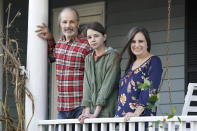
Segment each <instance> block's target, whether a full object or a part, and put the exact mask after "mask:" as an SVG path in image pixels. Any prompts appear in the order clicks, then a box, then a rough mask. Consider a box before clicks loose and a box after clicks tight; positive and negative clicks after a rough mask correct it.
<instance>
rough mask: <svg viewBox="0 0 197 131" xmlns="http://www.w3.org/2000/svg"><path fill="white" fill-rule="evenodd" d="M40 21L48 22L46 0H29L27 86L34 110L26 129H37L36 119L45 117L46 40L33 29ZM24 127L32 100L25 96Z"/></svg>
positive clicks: (27, 120) (29, 115) (31, 130)
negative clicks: (31, 96)
mask: <svg viewBox="0 0 197 131" xmlns="http://www.w3.org/2000/svg"><path fill="white" fill-rule="evenodd" d="M42 23H46V24H48V0H29V14H28V45H27V72H29V75H28V79H27V81H26V85H27V88H28V89H29V90H30V91H31V93H32V94H33V98H34V105H35V112H34V117H33V119H32V121H31V123H30V126H29V128H28V129H29V130H28V131H38V126H37V121H38V120H45V119H46V118H47V42H46V41H45V40H42V39H40V38H39V37H38V36H37V34H36V33H35V30H36V29H37V28H36V26H37V25H40V24H42ZM25 104H26V105H25V127H26V126H27V124H28V122H29V120H30V118H31V115H32V102H31V100H30V99H29V97H27V96H26V102H25Z"/></svg>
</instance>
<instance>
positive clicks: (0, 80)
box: [0, 0, 4, 131]
mask: <svg viewBox="0 0 197 131" xmlns="http://www.w3.org/2000/svg"><path fill="white" fill-rule="evenodd" d="M3 16H4V15H3V0H0V35H1V32H2V31H3ZM0 42H1V41H0ZM2 52H3V51H2V48H1V47H0V54H1V53H2ZM2 99H3V67H2V65H1V64H0V100H2ZM0 114H2V106H1V104H0ZM0 131H2V122H0Z"/></svg>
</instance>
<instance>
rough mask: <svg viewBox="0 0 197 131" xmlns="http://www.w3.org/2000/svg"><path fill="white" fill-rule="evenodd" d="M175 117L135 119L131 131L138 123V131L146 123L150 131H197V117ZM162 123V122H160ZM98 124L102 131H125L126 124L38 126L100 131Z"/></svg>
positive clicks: (50, 130)
mask: <svg viewBox="0 0 197 131" xmlns="http://www.w3.org/2000/svg"><path fill="white" fill-rule="evenodd" d="M179 118H180V119H181V122H179V120H178V117H177V116H174V117H173V118H171V119H167V116H151V117H134V118H131V119H130V120H129V121H128V125H129V131H135V123H136V122H138V131H145V126H144V125H145V122H148V123H149V127H148V130H149V131H166V130H167V131H188V130H189V131H197V116H179ZM159 121H160V122H159ZM186 123H190V128H189V129H188V128H187V129H186ZM98 124H101V126H100V130H101V131H107V125H108V124H109V127H108V129H109V131H125V127H126V123H125V122H124V119H123V118H94V119H86V120H85V122H84V124H83V125H81V124H80V123H79V121H78V120H77V119H61V120H59V119H58V120H40V121H38V126H39V129H40V131H55V127H56V125H58V131H64V126H65V127H66V131H72V126H75V131H81V129H82V128H83V131H88V126H90V125H92V126H91V128H92V131H98V130H97V129H98Z"/></svg>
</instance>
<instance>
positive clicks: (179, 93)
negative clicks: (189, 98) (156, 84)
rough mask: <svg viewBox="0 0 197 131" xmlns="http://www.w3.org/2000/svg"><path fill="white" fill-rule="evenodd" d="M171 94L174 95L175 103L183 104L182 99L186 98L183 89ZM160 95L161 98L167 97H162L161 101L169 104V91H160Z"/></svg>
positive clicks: (173, 101)
mask: <svg viewBox="0 0 197 131" xmlns="http://www.w3.org/2000/svg"><path fill="white" fill-rule="evenodd" d="M171 96H172V103H174V104H181V103H183V102H182V100H183V99H184V92H182V91H176V92H174V91H171ZM160 97H161V98H165V99H160V101H159V103H160V104H162V105H164V104H166V105H167V104H169V102H170V98H169V93H168V92H167V91H166V92H161V93H160Z"/></svg>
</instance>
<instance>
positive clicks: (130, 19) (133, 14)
mask: <svg viewBox="0 0 197 131" xmlns="http://www.w3.org/2000/svg"><path fill="white" fill-rule="evenodd" d="M144 1H145V0H144ZM131 2H132V4H135V3H134V1H131ZM166 2H167V1H166ZM121 4H128V3H120V5H121ZM108 5H109V6H110V3H108ZM136 6H137V5H136ZM138 6H139V5H138ZM139 7H140V6H139ZM172 11H173V13H172V17H182V16H183V14H184V5H176V6H172ZM109 17H110V19H109V20H108V21H107V22H108V23H109V24H110V25H118V24H123V23H124V24H126V23H136V22H139V21H151V20H158V19H164V18H166V17H167V7H159V8H150V9H145V10H143V9H141V7H140V8H139V10H136V11H120V12H116V13H110V15H109Z"/></svg>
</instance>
